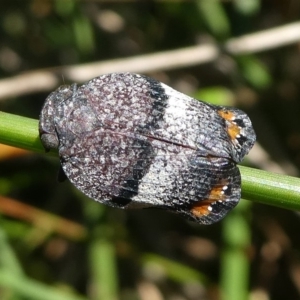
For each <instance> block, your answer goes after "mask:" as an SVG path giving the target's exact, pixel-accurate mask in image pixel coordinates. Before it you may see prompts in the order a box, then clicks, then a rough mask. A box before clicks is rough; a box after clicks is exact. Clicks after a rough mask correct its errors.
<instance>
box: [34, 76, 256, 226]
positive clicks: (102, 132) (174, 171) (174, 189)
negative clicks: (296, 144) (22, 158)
mask: <svg viewBox="0 0 300 300" xmlns="http://www.w3.org/2000/svg"><path fill="white" fill-rule="evenodd" d="M40 135H41V139H42V142H43V144H44V146H45V148H46V149H48V148H55V147H58V149H59V155H60V159H61V165H62V168H63V170H64V172H65V174H66V175H67V177H68V178H69V179H70V181H71V182H72V183H73V184H74V185H75V186H76V187H77V188H78V189H79V190H81V191H82V192H83V193H85V194H86V195H88V196H89V197H91V198H93V199H95V200H97V201H99V202H102V203H105V204H107V205H110V206H115V207H122V208H138V207H141V208H147V207H158V208H163V209H168V210H171V211H174V212H177V213H179V214H181V215H183V216H185V217H187V218H188V219H191V220H195V221H197V222H199V223H202V224H210V223H213V222H216V221H218V220H219V219H221V218H222V217H223V216H224V215H225V214H226V213H227V212H228V210H230V209H231V208H232V207H234V206H235V205H236V204H237V203H238V201H239V199H240V193H241V190H240V174H239V171H238V168H237V167H236V163H237V162H239V161H240V160H241V159H242V158H243V156H244V155H245V154H246V153H247V152H248V151H249V150H250V149H251V147H252V145H253V143H254V141H255V134H254V131H253V129H252V126H251V122H250V120H249V118H248V117H247V116H246V115H245V114H244V113H243V112H241V111H239V110H237V109H228V108H226V109H225V108H223V107H217V106H212V105H208V104H206V103H204V102H201V101H197V100H195V99H192V98H190V97H188V96H186V95H184V94H181V93H179V92H177V91H175V90H173V89H171V88H170V87H168V86H166V85H164V84H162V83H160V82H158V81H156V80H154V79H150V78H148V77H145V76H141V75H136V74H130V73H119V74H116V73H114V74H109V75H103V76H100V77H97V78H95V79H93V80H91V81H89V82H87V83H86V84H84V85H82V86H81V87H79V88H77V86H76V85H74V86H72V87H70V88H69V90H68V89H64V90H61V89H60V90H57V91H56V92H54V93H52V94H51V95H50V96H49V97H48V98H47V100H46V103H45V106H44V108H43V110H42V114H41V118H40ZM56 141H58V145H57V144H56V143H57V142H56Z"/></svg>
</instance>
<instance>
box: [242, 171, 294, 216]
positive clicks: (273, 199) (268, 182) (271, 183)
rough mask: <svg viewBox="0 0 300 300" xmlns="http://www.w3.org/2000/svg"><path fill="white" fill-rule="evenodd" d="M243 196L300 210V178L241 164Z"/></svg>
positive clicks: (247, 198)
mask: <svg viewBox="0 0 300 300" xmlns="http://www.w3.org/2000/svg"><path fill="white" fill-rule="evenodd" d="M239 168H240V171H241V174H242V198H243V199H246V200H251V201H254V202H259V203H263V204H269V205H274V206H278V207H281V208H286V209H293V210H300V179H299V178H297V177H292V176H287V175H282V174H276V173H270V172H266V171H262V170H258V169H253V168H247V167H243V166H239Z"/></svg>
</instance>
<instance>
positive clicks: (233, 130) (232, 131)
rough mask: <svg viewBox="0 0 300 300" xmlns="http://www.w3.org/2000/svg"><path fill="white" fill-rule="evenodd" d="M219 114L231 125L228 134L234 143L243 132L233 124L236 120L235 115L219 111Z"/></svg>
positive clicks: (226, 111)
mask: <svg viewBox="0 0 300 300" xmlns="http://www.w3.org/2000/svg"><path fill="white" fill-rule="evenodd" d="M218 114H219V115H220V116H221V117H222V118H223V119H224V120H226V121H228V122H229V125H228V127H227V132H228V135H229V137H230V139H231V140H232V141H234V140H235V139H236V137H237V136H238V135H240V133H241V130H240V128H239V126H237V125H236V124H234V123H233V119H234V113H232V112H231V111H228V110H219V111H218Z"/></svg>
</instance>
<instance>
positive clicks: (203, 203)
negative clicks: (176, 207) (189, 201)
mask: <svg viewBox="0 0 300 300" xmlns="http://www.w3.org/2000/svg"><path fill="white" fill-rule="evenodd" d="M225 185H226V184H221V185H218V186H215V187H214V188H212V190H211V191H210V193H209V196H208V199H205V200H200V201H198V202H196V203H195V204H194V205H193V206H192V208H191V213H192V214H193V215H194V216H196V217H202V216H207V215H208V214H209V213H210V210H209V207H210V206H211V204H212V203H214V202H216V201H220V200H221V201H222V200H224V193H223V187H224V186H225Z"/></svg>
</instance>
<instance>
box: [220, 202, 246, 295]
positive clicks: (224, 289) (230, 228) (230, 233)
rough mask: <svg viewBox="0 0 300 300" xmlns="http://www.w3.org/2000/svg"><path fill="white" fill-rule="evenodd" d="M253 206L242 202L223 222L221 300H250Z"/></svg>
mask: <svg viewBox="0 0 300 300" xmlns="http://www.w3.org/2000/svg"><path fill="white" fill-rule="evenodd" d="M250 207H251V202H249V201H241V202H240V203H239V205H238V206H237V207H236V208H235V209H234V210H233V211H232V212H231V213H230V214H228V216H227V217H226V218H224V220H223V221H222V227H223V228H222V229H223V230H222V237H223V243H224V245H223V247H222V255H221V300H227V299H230V300H246V299H249V295H248V293H249V292H248V290H249V269H250V259H249V257H248V252H249V248H250V245H251V230H250V228H249V208H250Z"/></svg>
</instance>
